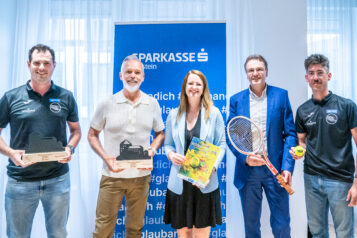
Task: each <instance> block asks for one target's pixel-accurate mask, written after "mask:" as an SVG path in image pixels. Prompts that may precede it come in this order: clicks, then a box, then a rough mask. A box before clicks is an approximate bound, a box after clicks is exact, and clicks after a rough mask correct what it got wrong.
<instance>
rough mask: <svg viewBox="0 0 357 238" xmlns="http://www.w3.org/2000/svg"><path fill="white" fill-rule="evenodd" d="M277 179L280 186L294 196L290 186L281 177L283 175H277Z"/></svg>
mask: <svg viewBox="0 0 357 238" xmlns="http://www.w3.org/2000/svg"><path fill="white" fill-rule="evenodd" d="M276 179H277V180H278V182H279V183H280V185H281V186H282V187H283V188H285V190H286V191H287V192H288V193H289V195H293V193H294V190H293V189H292V188H291V187H290V185H289V184H287V183H285V181H284V178H283V176H281V174H279V173H278V174H277V175H276Z"/></svg>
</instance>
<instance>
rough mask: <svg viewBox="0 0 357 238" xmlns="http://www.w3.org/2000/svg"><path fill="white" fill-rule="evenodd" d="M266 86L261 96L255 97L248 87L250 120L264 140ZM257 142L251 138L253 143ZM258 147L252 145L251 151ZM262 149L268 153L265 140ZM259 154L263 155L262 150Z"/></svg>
mask: <svg viewBox="0 0 357 238" xmlns="http://www.w3.org/2000/svg"><path fill="white" fill-rule="evenodd" d="M267 88H268V87H267V85H265V89H264V90H263V92H262V95H261V96H260V97H259V96H257V95H256V94H255V93H254V92H253V91H252V90H251V89H250V87H249V109H250V119H251V120H252V121H253V122H254V123H255V124H256V125H257V126H258V127H259V128H260V130H261V131H262V133H263V136H264V138H266V124H267V105H268V104H267ZM254 141H257V140H256V139H255V138H253V142H254ZM258 146H259V145H257V144H254V143H253V151H255V150H256V148H257V147H258ZM264 147H265V151H266V153H268V146H267V140H266V139H264ZM258 153H259V154H263V151H262V148H260V150H259V151H258Z"/></svg>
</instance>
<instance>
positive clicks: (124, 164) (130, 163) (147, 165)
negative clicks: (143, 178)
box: [114, 158, 153, 169]
mask: <svg viewBox="0 0 357 238" xmlns="http://www.w3.org/2000/svg"><path fill="white" fill-rule="evenodd" d="M114 168H116V169H130V168H135V169H153V163H152V158H151V159H142V160H116V161H114Z"/></svg>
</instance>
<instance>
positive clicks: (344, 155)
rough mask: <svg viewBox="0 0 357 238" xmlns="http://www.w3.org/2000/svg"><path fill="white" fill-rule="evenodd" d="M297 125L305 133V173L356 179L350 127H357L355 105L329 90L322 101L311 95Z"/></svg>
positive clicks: (300, 112) (298, 116)
mask: <svg viewBox="0 0 357 238" xmlns="http://www.w3.org/2000/svg"><path fill="white" fill-rule="evenodd" d="M295 124H296V130H297V132H298V133H306V154H305V161H304V172H305V173H307V174H311V175H323V176H326V177H328V178H330V179H335V180H339V181H345V182H353V177H354V172H355V163H354V159H353V154H352V142H351V139H352V134H351V129H353V128H355V127H357V107H356V104H355V103H354V102H353V101H352V100H349V99H346V98H343V97H340V96H337V95H335V94H333V93H332V92H329V94H328V96H326V97H325V98H324V99H323V100H322V101H317V100H314V99H313V98H312V99H310V100H308V101H307V102H305V103H304V104H302V105H301V106H300V107H299V108H298V110H297V113H296V122H295Z"/></svg>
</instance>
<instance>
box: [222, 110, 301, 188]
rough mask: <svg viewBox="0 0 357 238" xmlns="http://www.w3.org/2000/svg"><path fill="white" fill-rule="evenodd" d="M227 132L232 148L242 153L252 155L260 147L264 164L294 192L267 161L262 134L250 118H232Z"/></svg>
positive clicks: (284, 185)
mask: <svg viewBox="0 0 357 238" xmlns="http://www.w3.org/2000/svg"><path fill="white" fill-rule="evenodd" d="M227 134H228V138H229V140H230V142H231V143H232V145H233V146H234V148H235V149H236V150H238V151H239V152H240V153H242V154H245V155H252V154H255V153H257V152H258V151H259V150H260V149H261V148H262V151H263V155H262V158H263V159H264V161H265V165H266V166H267V167H268V168H269V170H270V171H271V172H272V173H273V174H274V175H275V177H276V179H277V180H278V182H279V183H280V185H281V186H282V187H283V188H285V190H286V191H287V192H288V193H289V195H292V194H293V193H294V190H292V188H291V187H290V185H289V184H287V183H285V181H284V178H283V176H281V174H280V173H279V172H278V171H277V170H276V168H275V167H274V166H273V165H272V163H271V162H270V161H269V159H268V156H267V155H266V152H265V148H264V135H263V133H262V131H261V130H260V128H259V127H258V126H257V125H256V124H255V123H254V122H253V121H252V120H251V119H249V118H247V117H243V116H237V117H234V118H232V120H230V121H229V123H228V125H227Z"/></svg>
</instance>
